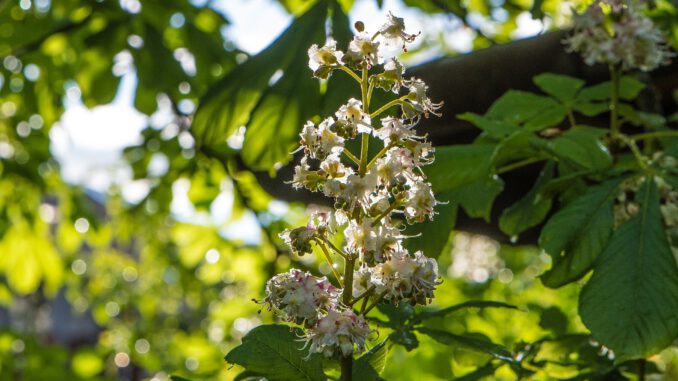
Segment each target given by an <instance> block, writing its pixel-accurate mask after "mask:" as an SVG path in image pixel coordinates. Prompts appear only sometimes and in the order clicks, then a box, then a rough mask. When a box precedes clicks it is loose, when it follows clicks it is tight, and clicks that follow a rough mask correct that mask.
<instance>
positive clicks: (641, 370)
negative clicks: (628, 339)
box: [638, 359, 647, 381]
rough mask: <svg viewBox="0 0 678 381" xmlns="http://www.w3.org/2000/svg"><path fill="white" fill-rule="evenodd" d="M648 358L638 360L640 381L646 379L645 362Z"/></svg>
mask: <svg viewBox="0 0 678 381" xmlns="http://www.w3.org/2000/svg"><path fill="white" fill-rule="evenodd" d="M646 363H647V360H645V359H640V360H638V381H645V364H646Z"/></svg>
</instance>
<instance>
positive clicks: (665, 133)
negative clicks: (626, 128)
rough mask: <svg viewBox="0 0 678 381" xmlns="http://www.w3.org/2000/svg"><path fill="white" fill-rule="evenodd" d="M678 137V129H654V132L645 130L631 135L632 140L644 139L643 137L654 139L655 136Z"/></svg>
mask: <svg viewBox="0 0 678 381" xmlns="http://www.w3.org/2000/svg"><path fill="white" fill-rule="evenodd" d="M671 137H676V138H678V131H654V132H645V133H642V134H635V135H630V136H629V138H630V139H631V140H643V139H653V138H671Z"/></svg>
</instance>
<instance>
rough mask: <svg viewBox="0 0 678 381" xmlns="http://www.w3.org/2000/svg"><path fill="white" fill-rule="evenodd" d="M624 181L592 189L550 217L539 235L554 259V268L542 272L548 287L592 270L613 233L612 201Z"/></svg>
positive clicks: (604, 184) (607, 183) (568, 280)
mask: <svg viewBox="0 0 678 381" xmlns="http://www.w3.org/2000/svg"><path fill="white" fill-rule="evenodd" d="M620 182H621V179H615V180H610V181H607V182H605V183H603V184H600V185H598V186H595V187H592V188H589V189H588V190H587V192H586V193H584V194H583V195H581V196H580V197H579V198H577V199H575V200H574V201H572V202H571V203H569V204H568V205H566V206H565V207H564V208H562V209H560V210H559V211H558V213H556V214H555V215H553V217H551V219H549V220H548V222H547V223H546V225H545V226H544V228H543V229H542V231H541V235H540V237H539V245H540V246H541V247H542V248H543V249H544V250H546V252H547V253H548V254H549V255H550V256H551V258H552V260H553V265H552V267H551V270H549V271H548V272H546V273H545V274H544V275H542V282H543V283H544V284H545V285H546V286H548V287H560V286H563V285H565V284H567V283H570V282H573V281H575V280H577V279H579V278H581V277H582V276H583V275H584V274H586V272H588V271H589V269H590V268H591V266H592V265H593V263H594V262H595V260H596V259H597V258H598V256H599V254H600V253H601V252H602V251H603V249H604V248H605V246H606V244H607V241H608V239H609V237H610V234H611V233H612V228H613V226H614V216H613V213H612V204H613V202H614V199H615V198H616V197H617V194H618V190H617V188H618V186H619V183H620Z"/></svg>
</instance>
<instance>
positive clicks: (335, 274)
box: [315, 240, 344, 287]
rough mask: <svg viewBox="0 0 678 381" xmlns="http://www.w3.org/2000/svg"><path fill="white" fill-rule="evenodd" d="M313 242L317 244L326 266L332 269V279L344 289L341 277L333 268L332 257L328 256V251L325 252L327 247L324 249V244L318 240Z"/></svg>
mask: <svg viewBox="0 0 678 381" xmlns="http://www.w3.org/2000/svg"><path fill="white" fill-rule="evenodd" d="M315 242H316V243H317V244H318V246H320V250H322V252H323V254H324V255H325V259H326V260H327V264H329V265H330V268H331V269H332V274H334V277H335V278H337V282H338V283H339V287H344V285H343V284H342V282H341V275H339V272H338V271H337V269H336V268H335V267H334V261H333V260H332V256H331V255H330V253H329V251H328V250H327V247H325V244H324V242H323V241H320V240H315Z"/></svg>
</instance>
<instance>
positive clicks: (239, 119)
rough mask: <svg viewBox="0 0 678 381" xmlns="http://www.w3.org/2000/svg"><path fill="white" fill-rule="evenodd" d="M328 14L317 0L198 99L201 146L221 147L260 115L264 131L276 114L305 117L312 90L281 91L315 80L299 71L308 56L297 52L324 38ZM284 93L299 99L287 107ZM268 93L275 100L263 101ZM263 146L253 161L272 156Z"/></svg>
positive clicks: (303, 86) (254, 150)
mask: <svg viewBox="0 0 678 381" xmlns="http://www.w3.org/2000/svg"><path fill="white" fill-rule="evenodd" d="M326 14H327V5H326V3H325V2H319V3H318V4H317V5H315V6H314V7H313V8H311V9H309V10H308V12H306V13H305V14H303V15H302V16H301V17H299V18H298V19H296V20H295V21H294V22H293V23H292V25H291V26H290V27H289V28H287V30H285V32H283V34H282V35H281V36H280V37H278V39H276V40H275V41H274V42H273V43H272V44H271V45H270V46H269V47H267V48H266V49H265V50H263V51H262V52H261V53H259V54H257V55H256V56H254V57H251V58H250V59H248V60H247V61H245V62H244V63H243V64H241V65H239V66H237V67H236V68H235V69H233V70H232V71H231V72H229V74H228V75H227V76H226V77H224V78H223V79H222V80H220V81H219V82H217V83H216V84H215V85H214V86H213V87H211V88H210V89H209V91H208V92H207V93H206V94H205V96H204V97H203V98H202V99H201V100H200V105H199V107H198V111H197V112H196V115H195V118H194V120H193V123H192V127H191V129H192V132H193V135H194V136H195V137H196V141H197V142H198V143H199V144H201V145H208V146H218V145H219V144H221V143H223V142H224V141H225V140H226V138H227V137H228V136H230V135H231V134H232V133H233V132H234V131H235V130H236V129H237V128H238V127H240V126H243V125H247V124H248V122H250V120H251V119H256V122H257V123H255V125H256V126H257V127H258V128H259V129H261V128H265V126H273V125H274V124H273V123H271V122H270V121H268V120H267V117H268V118H271V117H274V118H275V119H276V120H277V121H280V122H282V121H286V122H288V121H291V120H292V119H294V118H293V117H292V116H294V115H297V116H298V117H301V116H302V115H306V114H307V113H308V112H310V110H309V109H307V108H302V109H303V111H302V109H300V108H301V106H302V105H303V103H301V102H302V100H305V99H306V98H307V97H308V96H312V95H313V94H311V95H309V94H305V98H304V97H302V98H300V97H299V96H300V94H299V93H289V94H284V93H283V91H288V90H291V89H298V90H300V91H305V90H306V87H307V86H308V83H311V82H312V81H313V80H312V77H311V74H310V73H308V72H304V73H301V69H300V68H299V66H300V62H301V61H302V60H303V61H304V62H303V65H301V66H302V67H303V68H305V67H306V62H305V60H306V57H305V54H299V52H305V51H306V49H308V47H309V46H310V45H311V44H313V43H322V42H323V41H321V40H322V39H323V37H324V25H325V17H326ZM277 70H282V71H283V76H282V78H281V79H280V80H279V81H278V83H276V86H274V87H275V89H270V90H269V91H267V89H269V80H270V79H271V77H272V76H273V74H274V73H275V72H276V71H277ZM290 74H291V75H290ZM301 74H303V75H301ZM294 75H301V77H298V78H294ZM286 77H287V78H286ZM290 77H292V78H290ZM296 80H299V81H301V83H300V84H299V86H298V87H297V86H295V85H294V82H295V81H296ZM316 88H317V86H316ZM283 95H284V97H285V98H295V100H289V107H288V108H285V101H284V99H281V96H283ZM268 96H270V97H271V98H272V99H270V100H267V99H265V98H267V97H268ZM261 105H264V106H272V107H274V111H271V110H266V109H265V107H263V108H262V107H261ZM257 110H261V111H263V112H264V115H259V116H256V115H252V114H253V113H254V114H256V113H258V112H257ZM280 110H283V111H285V112H286V114H287V113H288V112H289V113H291V114H290V115H285V116H286V117H280V118H278V117H276V115H275V114H274V113H276V112H279V111H280ZM267 122H268V123H267ZM285 127H287V128H290V129H292V128H294V129H296V128H300V126H296V125H295V126H285ZM248 134H249V135H250V138H253V137H252V133H251V132H248ZM288 135H289V133H288V134H286V135H285V136H284V137H288ZM263 139H265V138H263ZM269 143H270V144H281V145H285V146H286V145H288V144H289V141H282V142H277V141H272V142H269ZM259 148H261V147H259V146H256V147H250V149H249V151H250V154H249V155H250V160H254V159H257V158H260V159H263V160H265V159H268V158H263V157H259V155H257V154H258V153H259V152H257V149H259ZM282 149H284V148H282ZM279 152H280V149H278V150H277V151H276V155H274V156H277V154H278V153H279Z"/></svg>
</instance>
